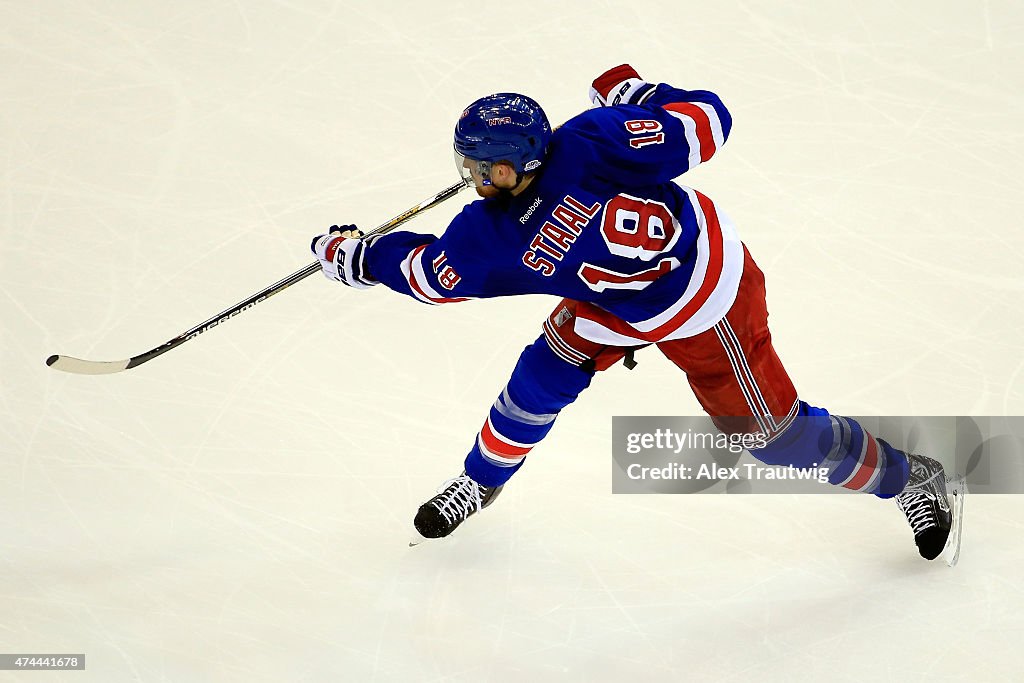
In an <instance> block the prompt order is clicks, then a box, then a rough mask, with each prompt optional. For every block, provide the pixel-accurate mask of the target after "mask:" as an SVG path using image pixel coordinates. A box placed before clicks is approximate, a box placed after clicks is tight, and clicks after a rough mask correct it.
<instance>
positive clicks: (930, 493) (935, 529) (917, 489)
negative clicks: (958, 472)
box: [896, 454, 966, 566]
mask: <svg viewBox="0 0 1024 683" xmlns="http://www.w3.org/2000/svg"><path fill="white" fill-rule="evenodd" d="M907 461H908V463H909V465H910V480H909V481H908V482H907V487H906V488H905V489H903V492H902V493H900V494H899V495H897V496H896V505H898V506H899V508H900V510H902V511H903V514H904V515H906V516H907V521H908V522H910V528H911V529H913V531H914V541H915V542H916V543H917V550H918V552H920V553H921V557H923V558H924V559H926V560H934V559H935V558H936V557H938V556H939V555H941V554H942V551H943V550H945V549H946V547H947V545H950V546H951V547H952V545H955V548H953V555H952V557H950V558H948V559H947V562H948V563H949V564H950V566H952V565H954V564H956V561H957V559H958V558H959V555H960V524H961V522H962V517H963V499H964V494H965V493H966V488H965V487H964V484H963V481H962V480H956V481H947V479H946V473H945V472H944V471H943V469H942V464H941V463H939V462H938V461H936V460H932V459H931V458H926V457H925V456H923V455H914V454H907ZM950 496H952V498H953V505H950ZM951 534H952V536H953V538H952V541H953V542H952V544H950V543H949V541H950V536H951Z"/></svg>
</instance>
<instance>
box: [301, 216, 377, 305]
mask: <svg viewBox="0 0 1024 683" xmlns="http://www.w3.org/2000/svg"><path fill="white" fill-rule="evenodd" d="M361 235H362V233H361V232H360V231H359V229H358V228H357V227H356V226H354V225H340V226H339V225H332V226H331V228H330V230H329V231H328V234H326V235H317V236H316V237H314V238H313V243H312V244H310V247H309V248H310V250H311V251H312V252H313V254H314V255H315V256H316V257H317V259H319V260H320V268H321V269H322V270H323V273H324V277H326V278H327V279H328V280H335V281H337V282H341V283H344V284H346V285H348V286H349V287H355V288H356V289H367V288H369V287H373V286H374V285H376V284H380V283H379V282H377V281H376V280H374V279H373V278H372V277H370V274H369V272H368V271H367V270H366V264H365V262H364V258H365V253H366V245H365V244H363V241H362V240H360V239H359V237H360V236H361Z"/></svg>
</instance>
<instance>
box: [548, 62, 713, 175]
mask: <svg viewBox="0 0 1024 683" xmlns="http://www.w3.org/2000/svg"><path fill="white" fill-rule="evenodd" d="M590 96H591V100H592V102H593V103H594V106H595V109H591V110H590V111H588V112H584V113H583V114H581V115H579V116H577V117H575V118H573V119H572V120H570V121H569V122H567V123H566V124H565V126H563V128H565V129H567V132H568V131H571V132H572V133H574V134H575V136H576V137H577V139H578V140H580V141H582V142H583V143H584V144H585V145H586V146H587V147H589V149H590V152H591V154H592V155H593V157H594V158H593V162H594V163H595V164H596V165H597V168H595V170H596V171H597V172H598V173H601V172H603V173H604V174H605V175H607V176H608V177H609V179H610V180H612V181H615V182H619V183H625V184H628V185H647V184H658V183H663V182H666V181H669V180H671V179H673V178H676V177H678V176H680V175H682V174H683V173H686V172H687V171H689V170H691V169H693V168H695V167H696V166H698V165H700V164H701V163H704V162H705V161H707V160H709V159H710V158H711V157H712V156H713V155H714V154H715V153H716V152H717V151H718V150H719V149H720V148H721V147H722V145H724V144H725V141H726V140H727V139H728V138H729V133H730V131H731V130H732V116H731V115H730V114H729V110H728V109H726V107H725V105H724V104H723V103H722V100H721V99H720V98H719V97H718V95H716V94H714V93H712V92H709V91H707V90H682V89H680V88H676V87H673V86H671V85H669V84H667V83H661V84H657V85H656V84H653V83H648V82H646V81H644V80H642V79H641V78H640V76H639V75H638V74H637V72H636V71H635V70H634V69H633V67H631V66H629V65H628V64H623V65H621V66H617V67H615V68H614V69H609V70H608V71H606V72H605V73H604V74H602V75H601V76H599V77H598V78H597V79H595V80H594V83H593V85H592V86H591V88H590Z"/></svg>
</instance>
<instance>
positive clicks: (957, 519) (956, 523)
mask: <svg viewBox="0 0 1024 683" xmlns="http://www.w3.org/2000/svg"><path fill="white" fill-rule="evenodd" d="M946 492H947V493H948V495H950V496H952V497H953V500H952V501H950V509H951V510H952V511H953V524H952V527H951V528H950V530H949V540H947V541H946V547H945V548H944V549H943V550H942V557H943V559H945V560H946V564H948V565H949V566H950V567H955V566H956V563H957V562H959V561H960V536H961V533H962V532H963V528H964V499H965V498H966V497H967V482H966V481H965V480H964V478H963V477H960V478H957V479H953V480H951V481H948V482H946Z"/></svg>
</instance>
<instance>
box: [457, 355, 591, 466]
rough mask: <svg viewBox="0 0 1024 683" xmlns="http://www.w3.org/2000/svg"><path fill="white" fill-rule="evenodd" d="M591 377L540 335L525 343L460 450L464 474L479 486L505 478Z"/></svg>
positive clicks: (538, 441)
mask: <svg viewBox="0 0 1024 683" xmlns="http://www.w3.org/2000/svg"><path fill="white" fill-rule="evenodd" d="M592 378H593V373H589V372H587V371H585V370H581V369H580V368H578V367H576V366H575V365H572V364H570V363H568V362H566V361H564V360H562V359H561V358H559V357H558V356H556V355H555V354H554V353H553V352H552V351H551V348H550V347H549V346H548V344H547V342H546V341H545V340H544V337H543V336H541V337H539V338H538V339H537V340H536V341H534V342H533V344H531V345H530V346H527V347H526V348H525V349H524V350H523V353H522V354H521V355H520V356H519V361H518V362H517V363H516V367H515V369H514V370H513V371H512V376H511V377H510V378H509V380H508V384H506V385H505V389H504V390H503V391H502V392H501V395H500V396H498V399H497V400H496V401H495V402H494V405H493V406H491V410H490V412H489V413H488V415H487V420H486V421H485V422H484V425H483V427H482V428H481V429H480V432H479V433H478V434H477V438H476V442H475V443H474V444H473V448H472V450H470V452H469V455H467V456H466V474H468V475H469V476H470V477H472V478H473V480H474V481H476V482H477V483H480V484H483V485H484V486H500V485H501V484H504V483H505V482H506V481H508V480H509V479H510V478H511V477H512V475H513V474H515V473H516V471H517V470H518V469H519V468H520V467H522V465H523V462H524V459H525V458H526V456H527V454H528V453H529V452H530V450H531V449H533V447H534V446H536V445H537V444H538V443H540V441H541V440H542V439H543V438H544V437H545V436H547V433H548V432H549V431H551V427H552V426H553V425H554V423H555V418H556V417H558V412H559V411H560V410H561V409H562V408H564V407H565V406H567V405H569V404H570V403H572V402H573V401H575V400H576V397H577V396H579V394H580V392H581V391H583V390H584V389H586V388H587V387H588V386H590V380H591V379H592Z"/></svg>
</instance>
